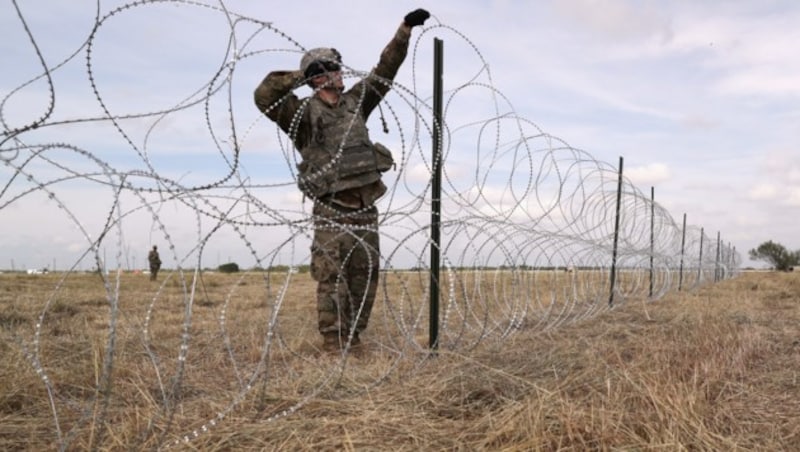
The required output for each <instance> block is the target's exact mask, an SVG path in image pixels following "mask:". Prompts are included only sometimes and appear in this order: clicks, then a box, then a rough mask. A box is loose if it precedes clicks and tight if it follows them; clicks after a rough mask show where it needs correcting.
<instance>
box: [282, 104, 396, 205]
mask: <svg viewBox="0 0 800 452" xmlns="http://www.w3.org/2000/svg"><path fill="white" fill-rule="evenodd" d="M307 109H308V110H307V116H306V117H307V118H308V121H309V124H310V129H311V134H310V136H309V137H308V140H307V143H306V144H305V146H304V147H303V148H302V149H299V152H300V155H301V157H302V159H303V160H302V162H300V163H299V164H298V165H297V169H298V177H297V185H298V187H299V188H300V190H301V191H302V192H303V193H304V194H305V195H306V196H309V197H311V198H314V199H316V198H321V197H323V196H325V195H328V194H332V193H336V192H339V191H343V190H347V189H351V188H356V187H363V186H365V185H369V184H372V183H374V182H376V181H378V180H380V178H381V173H382V172H384V171H387V170H389V169H390V168H391V167H392V165H393V164H394V161H393V160H392V154H391V152H390V151H389V150H388V149H386V148H385V147H384V146H382V145H380V144H378V143H372V141H370V139H369V131H368V130H367V124H366V122H365V121H364V118H363V116H362V114H361V109H360V108H359V104H358V99H356V98H354V96H348V95H347V94H345V95H343V96H342V97H341V98H340V99H339V104H338V105H337V106H336V107H330V106H328V105H327V104H326V103H325V102H324V101H322V100H321V99H319V98H317V97H316V96H314V97H312V98H311V99H310V100H309V103H308V106H307Z"/></svg>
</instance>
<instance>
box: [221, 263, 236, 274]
mask: <svg viewBox="0 0 800 452" xmlns="http://www.w3.org/2000/svg"><path fill="white" fill-rule="evenodd" d="M217 270H218V271H219V272H220V273H236V272H238V271H239V265H238V264H237V263H236V262H228V263H227V264H222V265H220V266H219V267H217Z"/></svg>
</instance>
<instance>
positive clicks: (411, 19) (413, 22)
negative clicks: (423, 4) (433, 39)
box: [403, 8, 431, 27]
mask: <svg viewBox="0 0 800 452" xmlns="http://www.w3.org/2000/svg"><path fill="white" fill-rule="evenodd" d="M429 17H431V13H429V12H427V11H425V10H424V9H422V8H420V9H415V10H414V11H411V12H410V13H408V14H406V17H404V18H403V22H405V23H406V25H408V26H409V27H416V26H417V25H422V24H424V23H425V21H426V20H428V18H429Z"/></svg>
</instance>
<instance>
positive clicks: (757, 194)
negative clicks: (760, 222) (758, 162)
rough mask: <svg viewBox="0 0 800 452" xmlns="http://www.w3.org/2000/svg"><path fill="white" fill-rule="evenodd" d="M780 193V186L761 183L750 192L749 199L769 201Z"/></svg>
mask: <svg viewBox="0 0 800 452" xmlns="http://www.w3.org/2000/svg"><path fill="white" fill-rule="evenodd" d="M777 195H778V188H777V187H776V186H775V185H773V184H759V185H756V186H755V187H753V188H751V189H750V191H749V192H748V197H749V199H751V200H753V201H769V200H773V199H775V197H776V196H777Z"/></svg>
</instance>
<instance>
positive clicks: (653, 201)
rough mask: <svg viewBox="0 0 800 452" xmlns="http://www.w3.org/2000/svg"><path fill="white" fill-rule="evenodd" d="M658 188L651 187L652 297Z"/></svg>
mask: <svg viewBox="0 0 800 452" xmlns="http://www.w3.org/2000/svg"><path fill="white" fill-rule="evenodd" d="M655 227H656V188H655V187H650V298H653V278H654V269H653V254H655V240H656V239H655Z"/></svg>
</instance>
